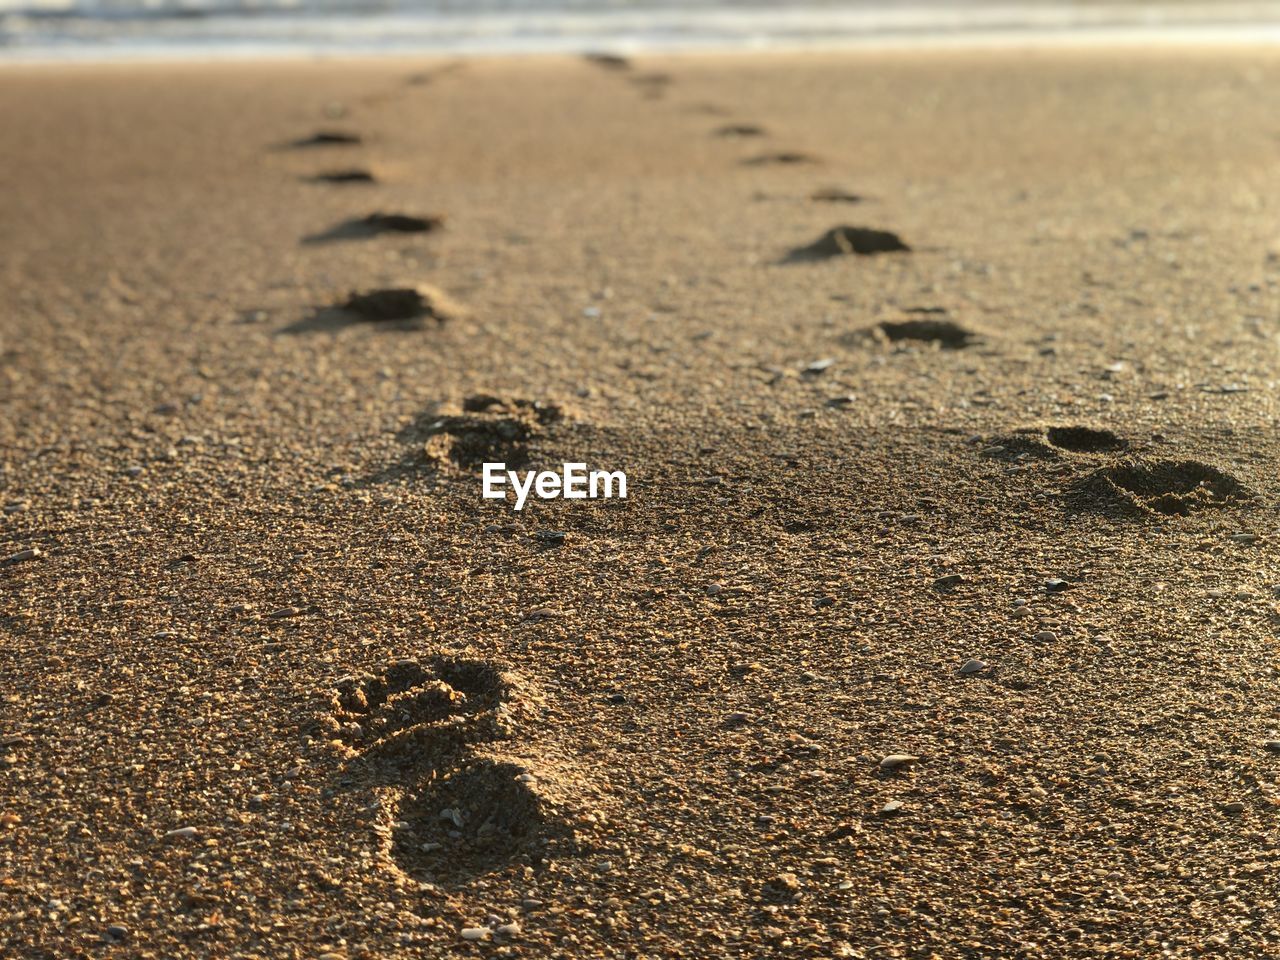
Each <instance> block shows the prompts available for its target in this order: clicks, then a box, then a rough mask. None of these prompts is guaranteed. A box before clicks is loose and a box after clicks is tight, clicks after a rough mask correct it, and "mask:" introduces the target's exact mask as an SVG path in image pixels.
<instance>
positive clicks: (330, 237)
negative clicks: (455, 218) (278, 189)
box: [302, 213, 445, 244]
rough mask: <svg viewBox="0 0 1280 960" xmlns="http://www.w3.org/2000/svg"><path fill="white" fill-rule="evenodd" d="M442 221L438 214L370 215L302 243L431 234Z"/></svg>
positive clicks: (316, 235) (340, 224)
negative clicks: (402, 234) (405, 234)
mask: <svg viewBox="0 0 1280 960" xmlns="http://www.w3.org/2000/svg"><path fill="white" fill-rule="evenodd" d="M444 220H445V218H444V217H443V216H442V215H439V214H436V215H432V216H423V217H419V216H413V215H411V214H407V213H371V214H369V215H368V216H367V217H353V218H352V219H350V220H344V221H342V222H341V223H338V224H334V225H333V226H332V227H330V228H329V229H328V230H325V231H323V232H321V233H313V234H311V235H310V236H307V237H304V238H303V240H302V242H303V243H308V244H316V243H335V242H338V241H340V240H363V239H366V238H368V237H376V236H378V235H380V234H384V233H432V232H434V231H436V230H439V229H441V228H442V227H443V226H444Z"/></svg>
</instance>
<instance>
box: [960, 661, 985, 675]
mask: <svg viewBox="0 0 1280 960" xmlns="http://www.w3.org/2000/svg"><path fill="white" fill-rule="evenodd" d="M985 669H987V665H986V663H985V662H983V661H982V660H966V661H965V662H964V665H963V666H961V667H960V669H959V670H957V671H956V673H958V674H960V675H961V676H966V675H967V674H970V673H977V672H978V671H980V670H985Z"/></svg>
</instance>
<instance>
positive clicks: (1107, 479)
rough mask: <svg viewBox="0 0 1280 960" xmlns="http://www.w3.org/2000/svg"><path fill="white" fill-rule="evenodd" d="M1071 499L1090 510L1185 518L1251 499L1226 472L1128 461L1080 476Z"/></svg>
mask: <svg viewBox="0 0 1280 960" xmlns="http://www.w3.org/2000/svg"><path fill="white" fill-rule="evenodd" d="M1073 499H1075V501H1076V502H1077V503H1078V504H1079V505H1080V506H1081V507H1082V508H1085V509H1092V510H1095V511H1102V512H1107V511H1119V512H1122V513H1127V514H1130V515H1134V514H1137V515H1143V516H1151V515H1156V514H1163V515H1165V516H1187V515H1189V514H1192V513H1197V512H1199V511H1201V510H1213V509H1222V508H1227V507H1238V506H1243V505H1245V504H1247V503H1248V502H1249V501H1251V500H1253V499H1254V495H1253V494H1252V493H1251V492H1250V491H1249V490H1248V489H1247V488H1246V487H1245V486H1244V485H1243V484H1241V483H1240V481H1239V480H1237V479H1236V478H1235V477H1233V476H1231V475H1230V474H1229V473H1226V472H1224V471H1222V470H1219V469H1218V468H1217V467H1214V466H1210V465H1209V464H1206V463H1200V462H1199V461H1197V460H1135V459H1130V460H1123V461H1120V462H1119V463H1114V464H1110V465H1108V466H1105V467H1102V468H1100V469H1098V470H1095V471H1094V472H1093V473H1091V474H1090V475H1089V476H1087V477H1085V478H1084V479H1083V480H1082V481H1080V482H1079V483H1078V484H1077V485H1076V489H1075V491H1074V495H1073Z"/></svg>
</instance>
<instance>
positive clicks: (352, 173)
mask: <svg viewBox="0 0 1280 960" xmlns="http://www.w3.org/2000/svg"><path fill="white" fill-rule="evenodd" d="M304 179H305V180H307V182H309V183H344V184H350V183H377V182H378V178H377V177H375V176H374V175H373V173H372V172H371V171H369V170H364V169H361V168H352V169H350V170H329V171H327V172H325V173H317V174H314V175H312V176H310V177H305V178H304Z"/></svg>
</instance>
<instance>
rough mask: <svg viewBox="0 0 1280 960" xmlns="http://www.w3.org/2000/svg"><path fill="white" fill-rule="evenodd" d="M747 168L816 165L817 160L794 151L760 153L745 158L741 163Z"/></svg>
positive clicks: (810, 155)
mask: <svg viewBox="0 0 1280 960" xmlns="http://www.w3.org/2000/svg"><path fill="white" fill-rule="evenodd" d="M742 162H743V164H744V165H746V166H748V167H767V166H774V165H776V166H797V165H799V164H805V163H818V162H819V161H818V158H817V157H815V156H813V155H812V154H808V153H800V152H799V151H796V150H784V151H783V152H781V153H762V154H759V155H758V156H754V157H747V159H745V160H743V161H742Z"/></svg>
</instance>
